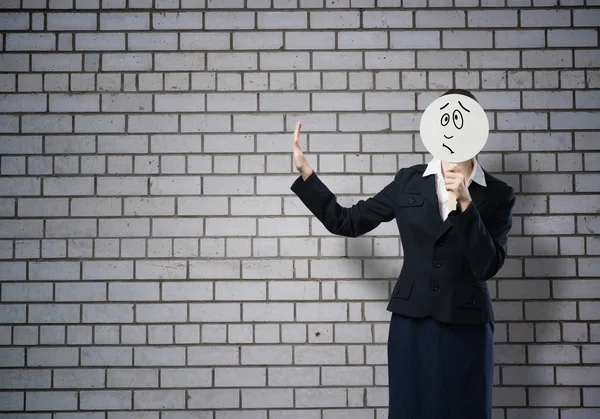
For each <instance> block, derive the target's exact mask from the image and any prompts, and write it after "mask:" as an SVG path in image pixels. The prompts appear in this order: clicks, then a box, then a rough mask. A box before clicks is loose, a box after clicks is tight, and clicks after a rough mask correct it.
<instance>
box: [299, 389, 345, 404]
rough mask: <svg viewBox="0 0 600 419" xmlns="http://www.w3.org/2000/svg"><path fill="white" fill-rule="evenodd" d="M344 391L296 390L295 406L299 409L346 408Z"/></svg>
mask: <svg viewBox="0 0 600 419" xmlns="http://www.w3.org/2000/svg"><path fill="white" fill-rule="evenodd" d="M346 397H347V396H346V390H344V389H341V388H327V389H312V388H308V389H298V390H296V405H297V406H298V407H301V408H309V407H312V408H328V407H337V408H339V407H344V406H346Z"/></svg>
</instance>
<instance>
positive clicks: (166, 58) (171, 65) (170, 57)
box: [154, 52, 205, 71]
mask: <svg viewBox="0 0 600 419" xmlns="http://www.w3.org/2000/svg"><path fill="white" fill-rule="evenodd" d="M204 60H205V59H204V54H200V53H194V52H183V53H176V52H167V53H157V54H155V55H154V70H156V71H185V70H187V71H191V70H193V71H198V70H204V67H205V61H204Z"/></svg>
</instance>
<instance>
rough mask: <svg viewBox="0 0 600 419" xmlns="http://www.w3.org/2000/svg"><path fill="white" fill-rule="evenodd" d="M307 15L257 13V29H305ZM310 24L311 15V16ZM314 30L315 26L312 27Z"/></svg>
mask: <svg viewBox="0 0 600 419" xmlns="http://www.w3.org/2000/svg"><path fill="white" fill-rule="evenodd" d="M307 20H308V18H307V13H306V12H297V11H293V12H292V11H290V12H258V13H257V22H258V29H259V30H264V29H306V28H307ZM311 23H312V15H311ZM313 28H316V26H313Z"/></svg>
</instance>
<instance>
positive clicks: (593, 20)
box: [573, 9, 600, 27]
mask: <svg viewBox="0 0 600 419" xmlns="http://www.w3.org/2000/svg"><path fill="white" fill-rule="evenodd" d="M598 19H600V11H598V10H597V9H580V10H577V9H576V10H573V26H591V27H596V26H598Z"/></svg>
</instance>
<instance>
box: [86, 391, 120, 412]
mask: <svg viewBox="0 0 600 419" xmlns="http://www.w3.org/2000/svg"><path fill="white" fill-rule="evenodd" d="M131 400H132V396H131V391H124V390H96V391H82V392H81V394H80V401H79V403H80V406H81V408H82V409H85V410H104V409H108V410H117V409H131V407H132V406H131Z"/></svg>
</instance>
